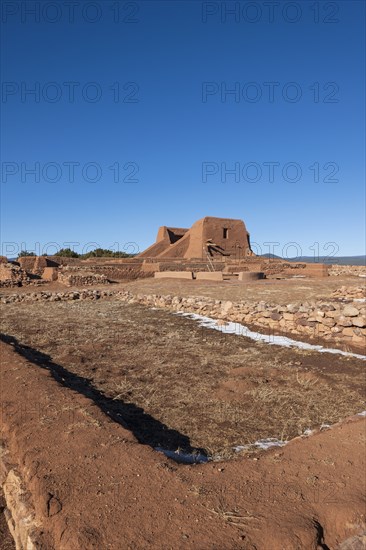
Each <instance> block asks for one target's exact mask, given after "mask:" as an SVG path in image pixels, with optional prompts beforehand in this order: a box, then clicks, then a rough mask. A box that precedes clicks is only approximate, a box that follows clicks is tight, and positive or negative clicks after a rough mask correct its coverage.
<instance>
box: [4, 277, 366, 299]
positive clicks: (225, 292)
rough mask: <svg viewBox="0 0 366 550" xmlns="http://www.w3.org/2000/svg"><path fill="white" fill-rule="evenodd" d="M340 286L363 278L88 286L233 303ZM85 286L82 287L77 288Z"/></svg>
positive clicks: (324, 293)
mask: <svg viewBox="0 0 366 550" xmlns="http://www.w3.org/2000/svg"><path fill="white" fill-rule="evenodd" d="M341 286H358V287H361V286H365V279H364V278H361V277H356V276H342V277H326V278H319V279H317V278H313V279H311V278H306V279H296V278H295V279H283V280H280V279H279V280H278V279H261V280H258V281H252V282H250V283H240V282H237V281H223V282H217V281H196V280H194V281H193V280H192V281H190V280H185V279H154V278H152V277H148V278H146V279H138V280H135V281H121V282H117V283H111V284H109V285H99V286H98V285H95V286H93V287H92V288H97V289H100V290H120V289H128V290H131V292H140V293H141V294H171V295H179V296H192V297H194V296H207V297H210V298H214V299H217V300H231V301H233V302H237V301H240V300H246V301H248V302H250V301H251V302H259V301H260V300H265V301H268V302H271V303H278V304H289V303H295V302H306V301H311V300H316V299H319V298H321V299H322V298H329V297H330V295H331V293H332V292H333V290H335V289H337V288H340V287H341ZM80 288H85V287H80ZM74 289H78V287H72V288H69V287H66V286H65V285H63V284H61V283H59V282H57V281H54V282H50V283H46V284H43V285H41V286H24V287H16V288H2V289H1V292H0V295H3V296H5V295H7V294H13V293H21V294H23V293H29V292H41V291H43V290H49V291H54V292H65V291H67V290H74Z"/></svg>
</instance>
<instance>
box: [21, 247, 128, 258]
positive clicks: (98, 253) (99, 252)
mask: <svg viewBox="0 0 366 550" xmlns="http://www.w3.org/2000/svg"><path fill="white" fill-rule="evenodd" d="M26 256H36V254H35V253H34V252H28V251H27V250H22V251H21V252H20V254H19V256H18V258H24V257H26ZM42 256H49V254H42ZM53 256H61V257H63V258H80V259H81V260H87V259H88V258H132V257H133V256H135V254H127V253H126V252H114V251H113V250H108V249H106V248H96V249H95V250H91V251H90V252H87V253H86V254H78V253H77V252H75V251H74V250H71V248H61V249H60V250H59V251H58V252H56V254H53Z"/></svg>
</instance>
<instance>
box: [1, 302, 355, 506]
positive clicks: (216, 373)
mask: <svg viewBox="0 0 366 550" xmlns="http://www.w3.org/2000/svg"><path fill="white" fill-rule="evenodd" d="M2 331H3V332H4V333H6V334H8V335H10V336H13V337H15V338H17V340H18V341H19V342H21V343H22V344H25V345H28V346H31V347H32V348H33V349H35V350H39V351H41V352H42V353H45V354H48V355H49V356H50V357H51V358H52V360H53V361H54V362H55V363H57V364H59V365H61V366H62V367H64V368H65V369H67V370H68V371H69V372H71V373H74V374H77V375H78V376H80V377H83V378H85V379H87V380H89V382H90V384H91V385H92V387H93V388H94V389H95V390H96V391H98V392H100V395H102V396H106V397H108V398H110V399H111V401H112V402H113V403H114V404H115V406H116V407H119V406H120V407H121V411H122V412H121V414H122V417H123V415H127V416H126V418H127V420H126V421H127V422H129V423H130V424H131V423H132V424H131V425H132V426H133V423H134V422H135V423H138V422H139V423H140V424H139V425H138V426H137V425H136V430H140V432H141V433H142V434H143V435H142V436H141V437H145V436H147V437H148V439H149V443H150V444H152V445H160V444H162V443H163V444H167V440H165V439H163V440H161V437H162V433H163V432H162V431H159V433H158V431H156V434H155V433H154V430H156V426H155V427H154V425H153V424H151V421H150V420H149V419H148V420H147V419H146V417H141V414H142V413H141V411H142V412H143V413H145V414H146V415H149V417H150V418H151V419H153V420H154V421H155V422H157V423H160V425H162V426H165V427H166V428H164V429H163V431H164V430H165V431H166V430H168V431H169V430H173V431H174V430H175V431H176V432H177V433H178V434H180V435H181V436H182V437H179V436H177V435H174V434H173V436H172V440H171V442H170V443H169V441H168V443H169V445H170V446H171V447H172V448H173V450H176V449H177V448H178V447H180V448H182V449H184V448H187V447H188V446H190V447H193V448H201V449H205V450H206V452H207V453H208V454H209V455H211V456H213V457H217V456H219V457H220V458H221V459H222V458H230V457H232V456H233V455H234V452H233V447H234V446H236V445H246V444H251V443H254V442H255V441H257V440H258V439H264V438H267V437H274V438H278V439H281V440H287V439H291V438H293V437H295V436H297V435H299V434H301V433H303V432H304V430H306V429H308V428H315V427H317V426H320V425H321V424H323V423H326V424H332V423H335V422H337V421H338V420H339V419H341V418H344V417H346V416H349V415H352V414H355V413H356V412H359V411H361V410H363V409H364V408H365V406H364V395H363V391H364V387H365V385H364V375H363V369H364V363H363V362H362V361H360V360H357V359H350V358H347V357H342V356H336V355H330V354H329V355H328V354H324V353H322V354H320V353H317V352H308V351H301V350H295V349H287V348H280V347H277V346H268V345H263V344H258V343H256V342H254V341H250V340H247V339H246V338H244V337H242V336H235V335H228V334H224V333H220V332H218V331H212V330H209V329H202V328H201V327H199V326H198V325H197V324H196V323H195V322H194V321H192V320H190V319H187V318H182V317H179V316H177V315H171V314H169V313H168V312H165V311H156V310H155V311H152V310H150V309H148V308H144V307H143V306H135V305H134V306H132V305H126V304H123V303H121V302H117V301H98V302H87V301H83V302H58V303H37V304H31V303H30V304H15V305H12V306H11V308H10V307H6V308H3V320H2ZM84 417H85V419H86V420H87V421H88V422H93V418H92V416H91V415H90V414H88V411H84ZM147 421H148V424H146V422H147ZM149 422H150V423H149ZM144 423H145V424H144ZM130 424H129V425H130ZM96 427H97V426H96ZM151 432H153V433H151ZM174 445H176V447H174ZM229 511H230V510H229Z"/></svg>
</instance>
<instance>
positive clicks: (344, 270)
mask: <svg viewBox="0 0 366 550" xmlns="http://www.w3.org/2000/svg"><path fill="white" fill-rule="evenodd" d="M329 275H331V276H332V277H339V276H342V275H355V276H356V277H359V276H360V275H364V277H366V266H364V265H331V266H329Z"/></svg>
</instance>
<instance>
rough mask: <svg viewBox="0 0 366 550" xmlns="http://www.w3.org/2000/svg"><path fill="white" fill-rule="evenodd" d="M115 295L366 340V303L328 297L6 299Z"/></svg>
mask: <svg viewBox="0 0 366 550" xmlns="http://www.w3.org/2000/svg"><path fill="white" fill-rule="evenodd" d="M110 297H114V298H116V299H119V300H122V301H125V302H127V303H131V304H132V303H137V304H143V305H146V306H149V307H161V308H165V309H168V310H170V311H183V312H187V313H198V314H200V315H206V316H208V317H212V318H214V319H221V320H222V321H232V322H237V323H241V324H244V325H245V324H248V325H252V326H253V327H256V328H258V331H259V332H261V331H263V332H265V333H268V331H269V332H270V333H271V334H276V333H281V334H288V335H289V336H290V335H296V336H299V337H300V338H299V339H301V336H303V337H305V338H306V339H310V340H312V341H313V342H314V343H317V341H329V342H339V343H341V344H351V345H354V346H357V347H362V346H365V344H366V305H365V303H364V302H357V301H350V300H349V301H348V302H345V301H343V302H341V301H339V300H337V301H336V300H334V299H329V300H322V301H318V302H305V303H301V304H287V305H278V304H273V303H266V302H264V301H261V302H257V303H255V304H253V303H247V302H245V301H241V302H238V303H233V302H230V301H221V300H214V299H211V298H206V297H194V298H193V297H192V298H184V297H180V296H171V295H167V296H161V295H156V294H149V295H143V294H135V295H134V294H132V293H131V292H129V291H117V290H116V291H112V290H111V291H99V290H87V289H85V290H81V291H77V292H66V293H62V292H58V293H56V292H41V293H29V294H11V295H8V296H5V297H3V298H2V299H1V302H2V303H5V304H9V303H14V302H30V301H38V300H47V301H50V302H51V301H60V300H62V301H67V300H79V299H81V300H82V299H92V300H97V299H101V298H102V299H103V298H110Z"/></svg>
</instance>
